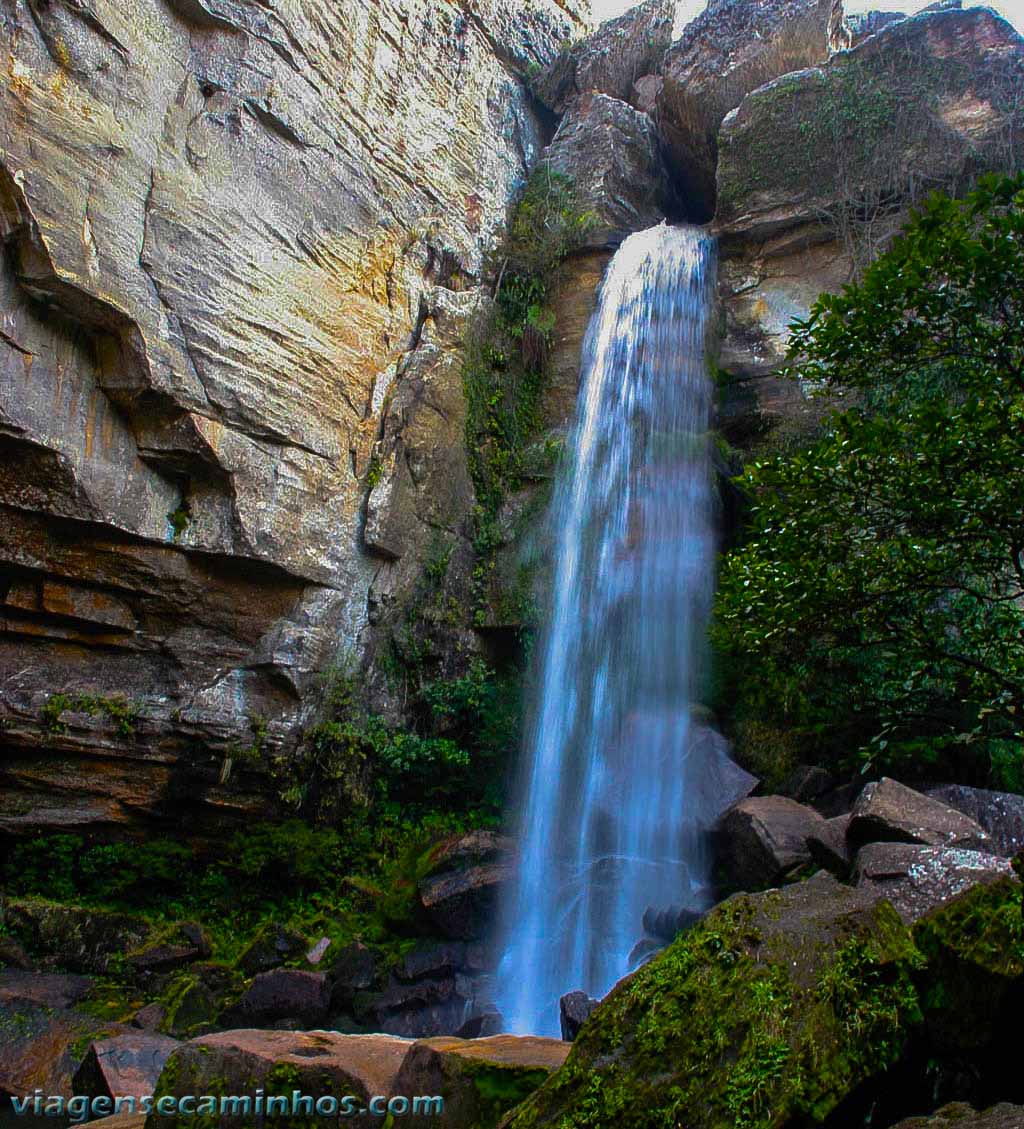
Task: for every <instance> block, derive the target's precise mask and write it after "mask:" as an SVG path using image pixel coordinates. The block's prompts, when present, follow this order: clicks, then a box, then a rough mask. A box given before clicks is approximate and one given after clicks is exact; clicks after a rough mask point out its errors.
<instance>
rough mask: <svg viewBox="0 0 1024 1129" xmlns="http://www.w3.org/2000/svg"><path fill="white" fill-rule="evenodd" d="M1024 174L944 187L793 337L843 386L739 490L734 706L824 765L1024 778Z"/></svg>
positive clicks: (816, 369) (726, 598)
mask: <svg viewBox="0 0 1024 1129" xmlns="http://www.w3.org/2000/svg"><path fill="white" fill-rule="evenodd" d="M1022 293H1024V178H1017V179H1007V178H1003V179H998V178H989V179H987V180H985V181H983V182H982V184H981V185H980V186H979V187H978V189H977V190H976V191H975V192H973V193H972V194H971V195H970V196H969V197H968V198H967V199H966V200H965V201H963V202H957V201H952V200H949V199H947V198H945V197H941V196H933V197H932V198H931V199H930V200H929V201H928V203H927V204H926V206H925V207H924V208H923V209H922V210H921V211H920V212H918V213H915V214H914V215H913V217H912V220H911V222H910V223H909V225H908V226H907V228H906V230H905V232H904V234H903V235H902V236H901V237H900V238H899V239H898V240H897V241H896V242H895V243H894V245H893V246H892V248H891V249H890V250H889V251H888V252H887V253H886V254H885V255H883V256H882V257H881V258H879V259H878V260H877V261H876V262H875V263H874V264H873V265H872V266H871V268H870V269H869V270H868V271H867V272H866V274H865V276H864V278H863V280H862V281H861V282H860V283H858V284H856V285H853V286H849V287H847V288H846V289H845V290H844V291H843V292H842V293H841V294H839V295H826V296H824V297H822V298H821V299H820V300H819V302H818V303H817V304H816V305H815V307H814V309H813V311H812V313H811V316H810V318H809V319H808V320H807V321H806V322H802V323H797V324H796V326H795V327H794V335H793V339H792V349H791V370H790V371H791V375H793V376H795V377H797V378H799V379H801V380H802V381H804V382H809V383H811V384H812V385H816V386H818V387H819V388H821V389H822V390H823V391H824V392H825V393H827V394H831V395H837V396H845V397H846V399H847V401H848V402H849V403H850V405H851V406H849V407H847V408H846V409H845V410H843V411H838V412H835V413H833V414H832V415H831V416H830V417H829V419H828V421H827V423H826V427H825V433H824V435H823V436H822V437H821V438H819V439H818V440H816V441H814V442H812V443H811V444H810V445H809V446H806V447H804V448H803V449H801V450H798V451H797V452H795V453H791V454H789V455H788V456H780V457H777V458H774V459H765V460H763V461H758V462H755V463H753V464H751V465H750V466H748V467H747V468H746V470H745V473H744V475H743V476H742V479H741V480H740V482H741V485H742V487H743V488H744V489H745V491H746V494H747V497H748V499H749V503H750V528H749V531H748V536H747V540H746V543H745V544H743V545H742V546H741V547H740V548H739V549H737V550H736V551H734V552H732V553H731V554H729V555H728V556H727V557H726V559H725V561H724V565H723V568H722V575H721V584H720V589H719V596H718V603H717V613H716V621H715V628H714V636H715V642H716V645H717V647H718V648H719V650H720V652H721V653H722V654H723V655H724V656H725V657H726V662H727V665H728V669H729V677H728V678H726V679H725V684H726V687H727V689H726V697H727V698H728V697H731V698H732V699H733V700H734V701H736V702H737V703H738V709H737V711H736V716H739V717H747V718H757V719H761V720H763V721H764V722H766V723H768V724H770V725H775V726H781V727H787V728H789V730H790V731H791V733H792V734H793V739H794V740H795V741H796V742H797V743H798V744H802V746H803V750H804V754H805V755H809V756H815V755H816V756H819V757H826V758H831V759H836V760H840V761H847V762H848V761H849V759H850V755H851V754H852V753H853V752H854V751H855V750H857V749H858V748H859V749H861V750H862V757H863V758H865V759H867V760H868V761H870V762H871V764H872V765H873V766H874V767H876V768H877V767H889V766H900V765H903V766H905V765H906V764H907V763H908V762H910V763H915V764H918V765H921V764H922V763H923V766H924V770H925V771H932V772H941V773H943V774H949V773H954V774H957V775H966V776H967V777H968V778H979V779H982V780H986V779H987V780H991V781H992V782H994V783H996V784H1002V785H1009V786H1013V785H1015V784H1020V783H1021V782H1022V781H1024V775H1022V768H1021V765H1022V747H1024V746H1022V743H1024V728H1022V722H1021V718H1022V714H1024V608H1022V601H1024V511H1022V509H1021V505H1020V499H1021V497H1022V495H1024V469H1022V468H1024V427H1022V422H1024V309H1022V305H1021V297H1020V296H1021V294H1022Z"/></svg>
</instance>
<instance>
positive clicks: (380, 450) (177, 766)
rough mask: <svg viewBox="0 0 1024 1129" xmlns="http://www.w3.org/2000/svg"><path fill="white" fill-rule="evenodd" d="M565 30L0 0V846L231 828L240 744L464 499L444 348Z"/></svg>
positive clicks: (399, 583) (278, 734)
mask: <svg viewBox="0 0 1024 1129" xmlns="http://www.w3.org/2000/svg"><path fill="white" fill-rule="evenodd" d="M586 19H587V16H586V13H585V10H584V9H583V8H582V7H578V6H576V5H575V4H574V3H573V2H572V0H481V2H477V0H470V2H467V3H429V4H428V3H424V2H415V0H413V2H402V0H394V2H392V0H385V2H380V0H359V2H356V3H351V4H349V3H346V4H330V5H323V4H314V3H309V2H306V0H298V2H296V3H290V4H287V5H285V4H267V3H256V2H253V0H129V2H128V3H123V4H114V3H110V2H108V0H95V2H93V3H90V4H80V3H73V2H71V0H53V2H47V3H44V2H42V0H4V3H3V4H2V5H0V28H2V31H3V36H2V38H3V42H4V45H5V55H6V59H5V68H4V71H5V73H4V78H3V82H2V83H0V100H2V102H0V107H2V108H0V232H2V235H3V244H4V251H3V260H2V264H0V374H2V376H0V445H2V447H3V459H2V460H0V506H2V510H3V520H2V521H0V623H2V627H3V630H2V633H0V722H2V729H0V743H2V746H3V761H2V764H0V773H2V776H0V784H2V787H0V796H2V799H0V823H2V825H3V826H4V827H7V828H22V829H23V828H30V827H34V826H43V825H55V824H60V825H62V826H77V825H84V824H111V823H120V822H123V821H129V820H132V819H135V818H137V817H138V816H140V815H143V814H145V815H147V816H148V815H154V814H156V815H163V816H165V817H168V818H170V817H171V816H174V815H176V813H178V812H179V810H180V808H181V802H184V801H187V803H188V805H189V808H190V809H193V810H194V811H195V813H196V815H197V817H205V816H208V817H210V818H211V819H214V820H216V819H218V818H220V816H221V815H222V814H224V813H226V812H230V811H232V810H234V811H235V812H236V813H245V812H252V811H257V810H262V805H263V803H264V801H263V800H262V799H261V798H260V797H261V793H262V789H261V787H260V782H259V781H258V780H249V779H247V775H246V771H245V770H244V769H242V768H241V765H242V762H243V761H244V759H245V758H243V757H241V756H240V755H239V751H240V750H244V749H252V748H258V749H265V750H270V751H275V750H280V749H285V748H287V747H288V745H289V742H291V741H292V740H293V739H294V736H295V733H296V729H297V727H298V726H299V725H300V724H301V722H302V721H303V720H304V718H305V717H306V716H307V715H308V713H309V710H310V705H311V701H312V697H313V696H314V695H313V691H314V690H315V678H314V676H315V674H316V672H317V671H321V670H323V669H324V667H326V666H327V665H328V664H330V663H331V662H333V661H335V660H336V659H337V658H338V656H339V654H342V653H344V652H346V651H355V650H357V649H361V648H362V647H364V646H365V645H366V642H367V636H368V633H370V632H372V625H371V623H370V619H371V617H370V614H369V610H368V609H370V608H377V609H380V608H381V607H382V606H383V607H386V606H387V605H388V602H389V601H394V600H401V598H402V594H403V591H405V590H407V588H408V586H409V585H410V584H411V583H412V582H413V576H414V574H415V573H416V571H417V569H418V568H419V567H421V562H416V563H414V564H409V563H408V561H407V560H406V558H407V557H410V558H411V557H415V550H416V548H417V547H418V546H420V545H422V543H423V542H424V540H425V539H428V538H429V536H430V534H431V531H433V530H435V529H437V528H445V529H452V530H454V531H456V532H458V531H459V530H460V526H461V523H462V521H463V519H464V517H465V515H466V513H467V512H468V509H469V507H470V505H471V487H470V485H469V482H468V476H467V473H466V467H465V454H464V451H463V449H462V446H461V442H460V441H461V431H460V412H461V411H462V408H461V403H460V401H461V387H460V382H459V366H458V363H457V359H453V358H455V354H456V350H457V345H458V342H459V340H460V338H461V329H462V327H463V326H464V324H465V320H466V318H467V317H468V316H469V314H470V313H471V311H472V309H473V308H474V305H475V303H476V301H477V298H478V296H479V281H480V275H481V269H482V266H483V263H484V261H485V257H486V254H487V251H488V248H489V246H490V244H491V242H492V240H493V235H494V232H495V230H496V229H497V228H498V227H499V226H500V225H501V223H502V222H503V220H504V218H505V214H506V208H507V205H508V203H509V200H510V198H511V197H512V195H513V194H514V192H515V191H516V189H517V187H518V186H519V185H521V183H522V182H523V181H524V179H525V177H526V175H527V173H528V171H529V170H530V168H531V167H532V165H533V164H534V163H535V161H536V159H537V156H538V154H539V152H540V150H541V148H542V146H543V143H544V141H545V136H544V133H543V129H542V126H541V123H540V120H539V118H538V116H537V113H536V111H535V108H534V103H533V101H532V99H531V96H530V95H529V94H528V93H527V90H526V86H525V82H524V78H523V76H524V75H525V74H526V72H527V71H528V70H535V69H538V68H542V67H544V66H545V65H547V64H548V63H550V62H551V60H552V59H553V58H554V57H555V55H556V54H557V52H558V50H559V48H560V47H561V45H562V44H564V43H565V42H566V41H568V40H570V39H573V38H576V37H577V36H578V35H579V33H580V32H581V31H582V30H584V29H585V27H586ZM368 495H369V497H368ZM58 692H60V695H61V696H57V693H58ZM127 703H131V704H130V705H128V704H127ZM232 765H234V768H232ZM250 775H251V774H250ZM200 822H202V820H200Z"/></svg>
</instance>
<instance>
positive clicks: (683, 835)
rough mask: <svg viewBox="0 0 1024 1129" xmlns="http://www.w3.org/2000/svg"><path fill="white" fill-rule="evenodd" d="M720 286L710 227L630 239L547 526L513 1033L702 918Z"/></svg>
mask: <svg viewBox="0 0 1024 1129" xmlns="http://www.w3.org/2000/svg"><path fill="white" fill-rule="evenodd" d="M714 273H715V250H714V244H713V241H712V240H711V239H710V237H709V236H708V235H707V234H706V233H705V232H704V231H703V230H702V229H699V228H687V227H669V226H667V225H665V224H661V225H659V226H658V227H655V228H651V229H650V230H648V231H643V232H640V233H638V234H636V235H633V236H630V238H629V239H627V240H626V241H625V242H624V243H623V244H622V246H621V248H620V249H619V250H618V252H617V253H616V255H615V257H614V258H613V259H612V261H611V263H610V264H609V266H608V270H607V272H606V275H605V280H604V283H603V285H602V288H601V292H600V295H599V302H598V307H597V309H596V311H595V313H594V316H593V319H592V321H591V323H590V327H589V329H588V332H587V337H586V340H585V343H584V349H583V367H582V373H581V386H580V393H579V400H578V403H577V408H576V418H575V421H574V425H573V430H572V433H571V435H570V439H569V445H568V450H567V458H566V459H565V461H564V466H563V471H562V474H561V477H560V479H559V482H558V483H557V485H556V489H555V495H554V498H553V501H552V510H551V514H550V518H551V522H552V525H551V529H552V537H553V541H554V554H555V555H554V577H553V589H552V598H551V606H550V608H549V611H548V616H547V623H546V627H545V629H544V631H543V634H542V637H541V639H540V641H539V646H538V650H537V669H536V671H535V682H534V687H535V688H534V691H533V699H534V700H533V707H532V711H531V717H530V719H529V722H528V738H527V745H526V761H527V764H526V773H525V780H524V785H523V795H522V800H521V828H520V843H521V860H520V868H519V878H518V882H517V885H516V887H515V889H514V891H513V894H512V896H511V901H510V904H508V905H507V906H506V920H507V921H508V922H510V923H512V925H511V928H510V929H509V930H508V937H509V940H508V945H507V948H506V950H505V955H504V958H503V961H502V964H501V968H500V972H499V977H498V983H499V1001H498V1002H499V1006H500V1008H501V1011H502V1014H503V1016H504V1019H505V1025H506V1029H507V1030H511V1031H516V1032H531V1033H535V1034H546V1035H557V1034H558V1027H559V1024H558V999H559V997H560V996H561V995H562V994H564V993H565V992H567V991H570V990H572V989H576V988H581V989H583V990H584V991H586V992H588V993H590V994H591V995H594V996H601V995H603V994H604V993H606V992H607V991H608V989H609V988H610V987H611V986H612V985H613V984H614V983H615V981H616V980H617V979H619V978H620V977H621V976H622V975H624V974H625V973H626V972H627V971H629V969H630V966H631V964H635V963H636V959H637V958H636V956H635V954H634V955H633V956H632V959H631V954H633V950H634V946H636V944H637V941H638V939H639V938H640V937H641V935H642V932H643V930H642V925H641V923H642V919H643V914H644V911H645V909H646V908H647V907H648V906H653V907H656V908H657V907H664V906H668V905H689V906H690V907H692V908H701V907H702V901H703V900H704V899H705V897H706V892H705V890H706V879H707V875H706V860H705V857H704V856H705V852H704V849H703V839H704V834H703V833H704V831H705V830H706V827H707V824H708V822H709V821H710V820H711V819H713V818H714V817H715V816H717V814H718V812H719V811H720V810H721V808H722V806H723V803H722V800H721V793H722V789H723V787H727V785H725V784H724V781H725V779H726V778H725V777H724V776H723V775H722V771H723V764H727V761H726V757H725V752H724V750H723V743H722V742H721V739H720V738H719V737H718V736H717V734H715V733H714V731H713V730H711V729H710V728H709V727H708V726H707V724H706V723H704V722H703V721H702V714H701V711H700V709H699V707H697V706H696V703H698V702H699V701H700V700H701V696H702V692H703V690H704V685H703V683H704V678H705V676H706V663H705V661H704V652H705V632H706V628H707V621H708V615H709V611H710V605H711V599H712V593H713V582H714V581H713V570H714V553H715V533H714V504H713V484H712V478H711V465H710V450H709V426H710V413H711V404H712V386H711V382H710V380H709V376H708V371H707V365H706V360H705V341H706V334H707V328H708V320H709V314H710V309H711V304H712V292H713V285H714Z"/></svg>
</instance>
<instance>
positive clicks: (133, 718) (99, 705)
mask: <svg viewBox="0 0 1024 1129" xmlns="http://www.w3.org/2000/svg"><path fill="white" fill-rule="evenodd" d="M65 713H84V714H88V716H89V717H96V716H97V715H99V714H102V715H103V716H104V717H106V718H107V719H108V720H109V721H111V722H113V724H114V726H115V728H116V729H117V732H118V734H119V735H120V736H121V737H126V738H130V737H134V736H135V727H136V724H137V723H138V719H139V707H138V706H137V705H136V704H135V703H134V702H130V701H128V700H127V699H126V698H121V697H111V698H105V697H101V696H99V695H96V694H63V693H61V694H51V695H50V696H49V698H47V699H46V704H45V705H44V706H43V708H42V713H41V716H42V722H43V727H44V728H45V729H46V730H47V732H48V733H54V734H61V733H66V732H67V731H68V727H67V723H66V722H65V721H64V720H63V717H64V714H65Z"/></svg>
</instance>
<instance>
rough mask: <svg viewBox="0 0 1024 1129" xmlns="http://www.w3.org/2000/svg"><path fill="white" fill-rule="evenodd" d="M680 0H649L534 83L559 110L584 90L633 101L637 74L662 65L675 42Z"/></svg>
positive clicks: (563, 57)
mask: <svg viewBox="0 0 1024 1129" xmlns="http://www.w3.org/2000/svg"><path fill="white" fill-rule="evenodd" d="M675 8H676V5H675V3H674V0H647V2H646V3H644V4H638V5H637V6H636V7H635V8H630V9H629V11H627V12H625V13H624V14H623V15H621V16H619V17H618V18H616V19H614V20H608V21H607V22H606V23H603V24H601V26H600V27H599V28H598V29H597V30H596V31H594V32H593V33H592V34H591V35H588V36H587V37H586V38H585V39H581V40H580V41H579V42H577V43H574V44H573V45H572V47H570V48H569V50H568V51H563V52H562V53H560V54H559V56H558V58H557V59H555V61H554V62H553V63H551V64H550V65H549V66H548V67H545V68H544V69H543V70H541V71H540V72H539V73H537V74H535V75H533V76H532V77H531V78H530V89H531V90H532V91H533V93H534V94H535V95H536V96H537V97H538V98H539V99H540V100H541V101H542V102H543V103H544V105H545V106H547V107H548V109H549V110H553V111H554V112H555V113H556V114H563V113H565V111H566V110H567V109H568V108H569V106H570V105H571V104H572V103H573V101H575V99H576V98H578V97H579V96H580V95H581V94H586V93H588V92H596V93H600V94H610V95H611V96H612V97H613V98H619V99H621V100H622V101H630V98H631V94H632V91H633V84H634V82H635V81H636V80H637V79H640V78H643V77H644V76H646V75H651V74H653V73H654V72H655V71H657V69H658V67H659V66H660V64H661V60H662V56H663V55H664V54H665V52H666V50H667V49H668V47H669V44H670V43H671V42H672V21H673V18H674V16H675Z"/></svg>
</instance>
